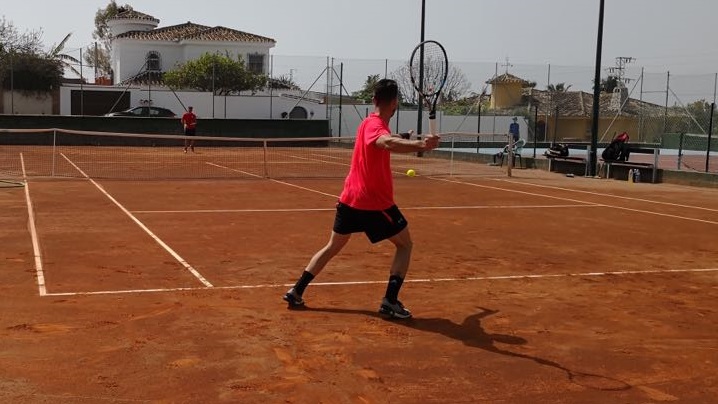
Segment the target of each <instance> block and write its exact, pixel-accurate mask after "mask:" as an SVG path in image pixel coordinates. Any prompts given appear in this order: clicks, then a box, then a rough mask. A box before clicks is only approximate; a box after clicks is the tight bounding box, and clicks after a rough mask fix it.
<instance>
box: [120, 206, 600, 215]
mask: <svg viewBox="0 0 718 404" xmlns="http://www.w3.org/2000/svg"><path fill="white" fill-rule="evenodd" d="M596 207H601V206H600V205H587V204H581V205H473V206H408V207H406V206H405V207H403V208H401V210H462V209H555V208H596ZM335 210H336V209H333V208H332V209H329V208H296V209H197V210H135V211H132V213H283V212H329V211H332V212H333V211H335Z"/></svg>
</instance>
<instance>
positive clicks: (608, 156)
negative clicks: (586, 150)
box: [601, 132, 629, 161]
mask: <svg viewBox="0 0 718 404" xmlns="http://www.w3.org/2000/svg"><path fill="white" fill-rule="evenodd" d="M628 155H629V150H628V134H627V133H625V132H623V133H621V134H620V135H618V136H617V137H616V138H615V139H613V141H611V144H609V145H608V147H606V149H605V150H603V153H601V157H602V158H603V159H604V160H606V161H627V160H628Z"/></svg>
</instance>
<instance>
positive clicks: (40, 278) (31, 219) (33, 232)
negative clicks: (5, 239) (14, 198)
mask: <svg viewBox="0 0 718 404" xmlns="http://www.w3.org/2000/svg"><path fill="white" fill-rule="evenodd" d="M20 165H21V166H22V179H23V181H25V201H26V202H27V216H28V224H27V225H28V227H29V228H30V238H32V253H33V256H34V258H35V272H36V273H37V288H38V290H39V291H40V296H45V295H47V288H46V287H45V271H44V270H43V269H42V255H40V240H39V238H38V237H37V227H36V226H35V209H34V208H33V207H32V199H30V184H29V182H28V180H27V171H25V157H24V156H23V155H22V153H20Z"/></svg>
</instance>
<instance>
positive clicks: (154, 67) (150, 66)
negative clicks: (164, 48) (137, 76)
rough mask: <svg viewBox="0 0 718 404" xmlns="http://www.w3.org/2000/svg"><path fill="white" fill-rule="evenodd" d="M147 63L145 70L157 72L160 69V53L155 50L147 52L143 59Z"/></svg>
mask: <svg viewBox="0 0 718 404" xmlns="http://www.w3.org/2000/svg"><path fill="white" fill-rule="evenodd" d="M145 61H146V63H147V70H148V71H151V72H158V71H160V70H162V66H161V64H160V54H159V52H156V51H150V52H148V53H147V57H146V59H145Z"/></svg>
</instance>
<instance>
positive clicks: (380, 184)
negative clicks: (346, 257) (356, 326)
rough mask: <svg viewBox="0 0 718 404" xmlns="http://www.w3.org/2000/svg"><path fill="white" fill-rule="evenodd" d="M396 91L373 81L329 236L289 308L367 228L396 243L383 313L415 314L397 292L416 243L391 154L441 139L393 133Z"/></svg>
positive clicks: (290, 295) (289, 296) (376, 238)
mask: <svg viewBox="0 0 718 404" xmlns="http://www.w3.org/2000/svg"><path fill="white" fill-rule="evenodd" d="M398 94H399V90H398V86H397V83H396V81H394V80H388V79H383V80H379V81H378V82H377V84H376V85H375V87H374V97H373V102H374V106H375V110H374V113H372V114H371V115H369V116H368V117H367V118H366V119H364V121H363V122H362V123H361V125H359V128H358V129H357V135H356V140H355V145H354V153H353V155H352V161H351V167H350V169H349V174H348V175H347V178H346V180H345V181H344V190H343V191H342V193H341V195H340V197H339V201H338V203H337V212H336V216H335V218H334V228H333V231H332V233H331V237H330V238H329V242H328V243H327V245H326V246H324V248H322V249H321V250H319V251H318V252H317V253H316V254H315V255H314V257H312V259H311V260H310V261H309V264H308V265H307V267H306V268H305V270H304V272H303V273H302V275H301V276H300V278H299V280H298V281H297V283H296V284H295V285H294V287H293V288H291V289H289V290H288V291H287V293H286V294H285V295H284V297H283V298H284V300H285V301H286V302H287V303H288V304H289V308H300V307H302V306H304V300H303V299H302V295H303V293H304V290H305V289H306V287H307V286H308V285H309V283H310V282H311V281H312V280H313V279H314V277H315V276H317V275H318V274H319V273H320V272H321V271H322V269H324V267H325V266H326V265H327V263H328V262H329V261H330V260H331V259H332V258H333V257H334V256H335V255H337V254H338V253H339V252H340V251H341V250H342V248H344V246H345V245H346V244H347V242H348V241H349V239H350V238H351V235H352V233H359V232H363V233H365V234H366V236H367V237H368V238H369V241H371V242H372V243H378V242H380V241H382V240H387V239H388V240H389V241H391V242H392V243H393V244H394V245H395V246H396V254H395V255H394V261H393V263H392V265H391V270H390V276H389V282H388V285H387V289H386V294H385V296H384V298H383V299H382V302H381V306H380V307H379V313H381V314H383V315H387V316H389V317H394V318H409V317H411V312H410V311H409V310H407V309H406V308H405V307H404V305H403V304H402V303H401V302H400V301H399V299H398V295H399V290H400V289H401V285H402V283H403V282H404V278H405V277H406V274H407V271H408V269H409V261H410V258H411V250H412V241H411V236H410V234H409V228H408V223H407V221H406V219H405V218H404V216H403V215H402V214H401V212H400V211H399V208H398V207H397V206H396V204H395V203H394V189H393V182H392V171H391V164H390V163H391V159H390V154H391V153H416V152H419V151H429V150H433V149H435V148H436V147H437V146H438V144H439V137H438V136H435V135H429V136H426V137H425V138H424V139H423V140H409V139H408V137H409V136H402V135H396V134H394V135H393V134H391V130H390V129H389V120H390V119H391V117H392V116H394V113H395V112H396V109H397V107H398V105H399V97H398Z"/></svg>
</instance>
